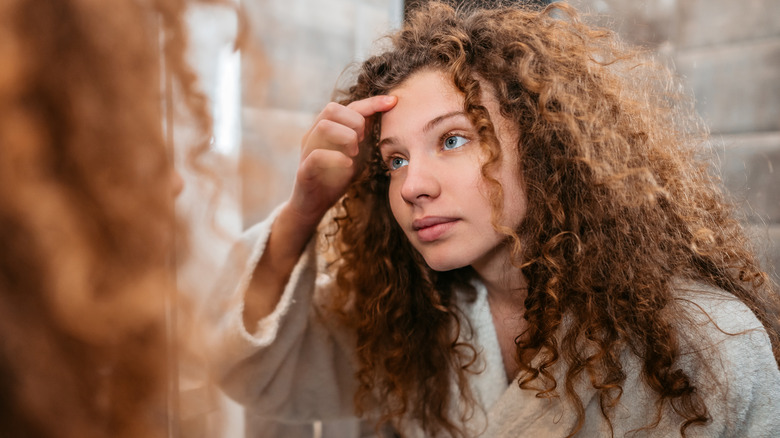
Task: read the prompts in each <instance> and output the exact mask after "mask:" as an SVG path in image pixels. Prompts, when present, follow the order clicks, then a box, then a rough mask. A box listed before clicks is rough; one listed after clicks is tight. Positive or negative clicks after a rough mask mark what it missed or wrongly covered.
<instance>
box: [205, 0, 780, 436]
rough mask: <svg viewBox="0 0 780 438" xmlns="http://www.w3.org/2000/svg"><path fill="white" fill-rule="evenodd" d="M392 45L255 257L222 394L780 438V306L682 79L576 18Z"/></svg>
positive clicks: (381, 423)
mask: <svg viewBox="0 0 780 438" xmlns="http://www.w3.org/2000/svg"><path fill="white" fill-rule="evenodd" d="M392 42H393V46H392V47H391V48H390V49H388V50H387V51H386V52H384V53H381V54H379V55H377V56H375V57H372V58H370V59H368V60H367V61H365V62H364V63H363V64H362V65H361V66H360V69H359V72H358V74H357V79H356V80H355V83H354V85H353V86H352V87H350V88H349V90H348V92H347V93H346V97H345V99H344V100H343V101H342V102H341V103H340V104H337V103H331V104H329V105H328V106H326V108H325V109H324V110H323V111H322V113H320V115H319V117H318V118H317V120H316V121H315V123H314V125H313V127H312V128H311V130H310V131H309V132H308V133H307V135H306V136H305V137H304V139H303V147H302V157H301V162H300V165H299V168H298V174H297V178H296V183H295V188H294V191H293V194H292V196H291V198H290V199H289V201H288V202H287V203H285V204H284V205H283V206H281V207H280V208H279V209H278V210H277V211H276V212H275V213H274V214H273V215H272V217H271V218H269V219H268V220H267V221H266V222H264V223H261V224H259V225H257V226H255V227H254V228H252V229H250V230H249V231H248V232H247V234H246V236H245V240H244V244H243V246H239V248H243V249H242V251H239V252H243V253H244V255H245V256H246V261H244V262H242V264H241V265H240V266H241V268H242V269H243V271H242V272H240V273H239V275H237V276H235V278H236V279H237V280H238V281H237V282H236V281H233V282H230V281H226V282H225V284H224V287H225V289H226V290H225V291H224V296H227V297H230V298H231V299H230V300H229V304H230V305H231V306H232V307H231V308H230V309H229V310H228V311H227V314H226V316H225V319H224V321H223V323H222V324H223V325H222V326H221V330H220V332H219V334H218V337H217V340H216V344H215V345H216V351H215V352H214V357H215V358H216V360H217V361H219V362H220V364H219V365H218V366H219V368H218V372H219V375H220V377H221V379H222V382H223V384H224V387H225V388H226V390H227V391H228V392H229V393H230V394H231V395H232V396H233V397H235V398H236V399H237V400H239V401H241V402H242V403H244V404H246V406H247V407H248V409H249V411H250V413H252V414H256V415H261V416H269V417H274V418H281V419H286V420H289V421H311V420H316V419H325V420H327V419H335V418H345V417H351V416H358V417H360V418H363V419H365V420H366V421H367V422H368V423H370V424H375V425H376V428H375V429H374V430H375V431H376V432H377V433H379V434H384V433H388V434H391V435H392V434H398V435H401V436H448V437H449V436H461V437H473V436H485V437H510V436H511V437H516V436H526V435H527V436H544V437H548V436H549V437H552V436H573V435H580V436H625V435H632V434H633V435H636V436H677V435H683V436H707V437H713V436H775V435H778V434H780V417H778V415H777V412H779V411H780V372H779V371H778V362H777V361H778V359H779V358H780V354H779V353H780V350H778V347H780V343H778V342H779V341H780V337H779V333H778V329H777V328H778V313H777V309H778V300H777V295H776V293H775V292H774V291H773V290H772V285H771V283H770V281H769V280H768V278H767V276H766V274H764V273H763V272H762V271H761V269H760V267H759V264H758V262H757V261H756V258H755V256H754V255H753V253H752V252H751V250H750V248H749V245H748V241H747V238H746V237H745V235H744V233H743V231H742V229H741V227H740V225H739V223H738V221H737V220H736V219H735V218H734V213H733V211H732V207H731V206H730V205H729V204H728V203H727V202H726V201H725V199H724V196H723V195H722V194H721V192H720V190H719V189H718V187H717V185H716V181H715V180H714V178H713V177H712V176H711V174H710V173H709V172H708V168H707V166H706V163H704V162H702V161H699V160H698V159H697V152H698V149H699V148H701V147H702V146H703V145H704V140H705V129H704V128H703V127H702V126H701V124H700V123H699V121H698V119H697V118H696V117H695V115H694V114H693V113H692V110H691V109H690V107H689V106H688V105H687V104H688V102H687V101H686V100H685V96H684V95H682V94H680V93H679V92H678V91H676V90H677V89H675V88H673V87H672V86H670V84H671V83H672V82H671V81H670V79H669V78H670V75H669V73H668V72H667V71H665V70H664V69H662V68H660V67H658V66H657V65H656V64H653V63H652V62H650V61H649V60H646V59H644V58H642V57H641V56H640V55H641V54H639V53H637V52H635V51H633V50H631V49H629V48H625V47H622V46H621V45H620V43H619V42H617V41H616V40H615V39H614V37H613V36H612V35H611V34H609V33H608V32H605V31H601V30H595V29H591V28H589V27H587V26H585V25H583V24H581V23H580V22H579V21H578V20H577V16H576V14H575V13H574V12H573V11H572V10H571V9H570V8H569V7H567V6H565V5H558V4H555V5H553V6H550V7H548V8H547V10H545V11H543V12H533V11H526V10H522V9H520V8H515V7H505V8H498V9H493V10H472V11H466V10H458V11H456V10H454V9H452V8H450V7H448V6H446V5H443V4H440V3H435V2H433V3H430V4H429V5H428V6H426V7H424V8H422V9H421V10H419V11H418V12H416V13H415V14H414V15H413V16H412V17H411V18H410V20H409V21H408V23H407V24H406V25H405V26H404V28H403V29H401V30H400V31H399V32H398V33H396V34H395V35H393V36H392ZM334 205H335V206H334ZM329 210H331V212H330V213H329V214H328V215H327V216H326V213H327V212H328V211H329ZM323 217H327V218H328V220H327V221H326V222H324V223H323V224H322V226H323V229H322V230H323V231H322V234H323V235H324V236H326V237H330V239H329V242H330V245H329V246H327V247H326V251H321V252H318V251H317V249H318V248H317V246H316V245H315V243H314V242H315V241H316V240H317V239H314V238H313V237H312V236H314V235H315V234H316V228H317V226H318V224H320V222H321V219H322V218H323ZM318 254H322V256H319V255H318ZM320 261H324V263H320ZM773 345H774V348H775V349H774V351H773Z"/></svg>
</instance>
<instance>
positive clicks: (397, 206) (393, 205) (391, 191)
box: [387, 181, 404, 224]
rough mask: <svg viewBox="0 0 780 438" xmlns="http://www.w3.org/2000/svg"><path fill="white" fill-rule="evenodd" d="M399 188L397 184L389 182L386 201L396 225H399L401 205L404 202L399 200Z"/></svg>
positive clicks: (401, 199)
mask: <svg viewBox="0 0 780 438" xmlns="http://www.w3.org/2000/svg"><path fill="white" fill-rule="evenodd" d="M399 190H400V187H398V184H397V183H394V182H393V181H390V184H389V186H388V189H387V199H388V203H389V204H390V211H391V212H392V213H393V218H394V219H395V221H396V222H397V223H399V224H400V223H401V219H402V218H401V217H400V215H401V214H402V212H403V208H402V207H403V204H404V200H403V198H401V192H400V191H399Z"/></svg>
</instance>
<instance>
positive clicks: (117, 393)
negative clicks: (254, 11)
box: [0, 0, 211, 437]
mask: <svg viewBox="0 0 780 438" xmlns="http://www.w3.org/2000/svg"><path fill="white" fill-rule="evenodd" d="M186 6H187V0H147V1H137V0H115V1H110V2H102V1H98V2H95V1H87V0H47V1H37V0H3V2H2V5H0V145H2V146H0V148H1V151H0V247H1V248H2V252H1V253H0V333H2V335H0V336H1V337H2V342H1V343H0V429H2V430H3V434H7V435H8V436H36V437H37V436H44V437H46V436H58V437H108V436H111V437H141V436H143V437H154V436H164V435H165V434H166V432H167V423H166V421H167V419H166V409H167V408H166V402H167V400H166V382H167V380H166V379H167V373H168V369H169V366H170V364H169V363H167V360H166V355H167V351H168V350H167V335H166V320H165V308H164V302H165V299H166V296H171V295H170V294H172V293H174V292H173V291H174V287H175V284H174V278H175V277H174V275H175V274H174V271H173V268H174V266H173V264H174V257H173V254H174V249H175V246H176V245H177V244H178V243H177V240H179V239H178V238H177V237H176V236H175V233H176V232H178V231H176V232H175V231H174V230H176V229H177V228H176V226H177V220H176V217H175V214H174V209H173V195H172V193H173V189H172V188H171V186H172V171H173V166H172V159H171V156H170V155H171V153H172V151H170V150H169V149H170V146H168V145H169V142H167V141H166V136H165V132H164V130H163V102H164V96H163V93H162V87H161V84H162V83H163V78H166V77H167V78H170V79H171V84H172V85H171V87H173V86H175V87H176V92H177V99H179V98H180V99H181V100H180V101H179V102H178V103H181V105H177V109H178V110H179V111H180V116H183V117H187V118H188V120H190V121H192V122H193V123H192V127H193V130H194V131H197V132H198V133H200V134H205V133H206V132H208V131H209V129H210V123H211V122H210V119H209V117H210V116H209V115H208V112H207V106H206V102H205V99H204V97H203V96H202V94H200V93H199V92H197V91H196V90H195V88H194V84H195V80H196V77H195V75H194V73H193V72H192V71H191V69H190V68H189V66H188V65H187V64H186V62H185V52H184V50H185V45H186V38H185V32H184V21H183V18H184V17H183V15H184V10H185V7H186ZM161 48H162V49H163V51H162V52H161ZM163 64H164V68H165V72H164V71H163V70H162V69H161V66H162V65H163ZM177 120H179V119H177ZM206 145H207V143H206V142H204V144H203V146H206ZM198 149H202V147H201V148H198Z"/></svg>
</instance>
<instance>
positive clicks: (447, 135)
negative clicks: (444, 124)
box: [382, 131, 471, 175]
mask: <svg viewBox="0 0 780 438" xmlns="http://www.w3.org/2000/svg"><path fill="white" fill-rule="evenodd" d="M450 137H462V138H465V139H466V140H468V141H467V143H468V142H471V138H469V136H468V135H466V134H465V133H463V132H459V131H448V132H446V133H444V134H443V135H442V136H440V137H439V142H438V144H439V147H440V149H441V150H444V151H446V150H447V149H444V141H445V140H447V139H448V138H450ZM456 149H458V148H456ZM450 150H452V149H450ZM396 158H402V159H405V158H403V157H401V156H400V155H398V154H392V155H389V156H388V157H387V159H385V160H382V168H383V169H384V171H385V175H389V174H390V173H392V172H393V171H395V170H398V169H393V168H392V167H391V166H390V163H391V162H392V161H393V160H394V159H396ZM399 169H400V168H399Z"/></svg>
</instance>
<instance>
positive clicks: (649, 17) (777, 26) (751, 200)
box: [571, 0, 780, 281]
mask: <svg viewBox="0 0 780 438" xmlns="http://www.w3.org/2000/svg"><path fill="white" fill-rule="evenodd" d="M571 3H573V4H575V5H576V6H578V7H579V8H580V9H581V10H583V11H590V12H593V13H596V14H600V15H604V16H608V17H609V18H601V19H596V20H595V21H597V22H600V23H601V24H604V25H607V26H609V27H612V28H613V29H615V30H616V31H618V32H619V33H620V34H621V35H622V36H623V37H624V38H626V39H627V40H629V41H632V42H634V43H638V44H642V45H646V46H649V47H651V48H654V49H655V50H658V51H659V53H660V54H661V55H662V57H664V58H666V59H667V60H669V61H670V62H671V63H672V65H673V66H674V67H675V68H676V70H677V71H678V72H679V74H680V75H681V76H682V77H683V79H684V81H685V83H686V84H687V86H688V87H690V88H691V89H692V90H693V93H694V96H695V98H696V108H697V110H698V111H699V113H700V114H701V115H702V116H703V117H704V119H705V120H706V121H707V123H708V124H709V126H710V129H711V133H712V136H713V150H714V153H715V159H716V160H717V162H718V163H719V166H720V169H721V172H722V178H723V182H724V184H725V186H726V188H727V189H728V190H729V191H730V192H731V194H732V195H733V196H734V198H735V199H736V201H737V203H738V204H739V205H741V207H742V208H743V211H744V212H745V215H746V218H745V221H746V223H747V224H748V225H749V226H750V229H751V231H752V233H753V235H754V237H755V240H756V244H757V245H758V247H759V249H760V250H761V251H762V253H763V254H764V257H765V260H766V261H767V268H768V270H769V271H770V272H772V273H773V276H774V278H775V281H778V280H780V277H779V276H778V275H777V271H780V2H779V1H777V0H740V1H735V0H642V1H635V0H572V2H571Z"/></svg>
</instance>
